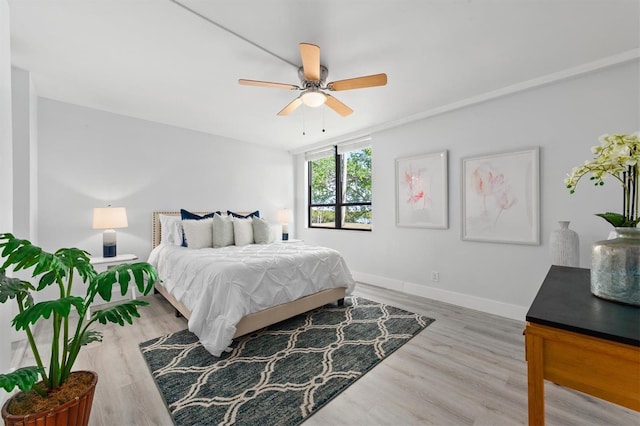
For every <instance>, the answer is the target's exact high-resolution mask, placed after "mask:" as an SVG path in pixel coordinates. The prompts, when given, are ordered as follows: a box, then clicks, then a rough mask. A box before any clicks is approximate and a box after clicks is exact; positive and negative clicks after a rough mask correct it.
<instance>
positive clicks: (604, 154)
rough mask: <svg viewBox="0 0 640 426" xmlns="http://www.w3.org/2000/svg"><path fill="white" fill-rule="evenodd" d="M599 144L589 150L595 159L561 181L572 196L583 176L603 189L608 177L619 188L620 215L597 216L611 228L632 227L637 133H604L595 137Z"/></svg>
mask: <svg viewBox="0 0 640 426" xmlns="http://www.w3.org/2000/svg"><path fill="white" fill-rule="evenodd" d="M599 141H600V145H596V146H594V147H592V148H591V152H592V153H593V154H594V155H595V157H594V158H593V159H591V160H587V161H585V162H584V164H582V165H581V166H578V167H574V168H573V170H572V171H571V174H569V175H568V176H567V178H566V179H565V184H566V186H567V189H569V192H570V193H571V194H573V193H574V192H575V190H576V187H577V186H578V182H580V180H581V179H582V178H583V177H584V176H585V175H587V174H590V177H589V180H591V181H592V182H593V183H594V185H595V186H603V185H604V179H605V178H606V177H607V176H611V177H613V178H614V179H616V180H617V181H619V182H620V184H621V185H622V213H612V212H607V213H598V214H597V215H596V216H600V217H602V218H603V219H605V220H606V221H607V222H609V223H610V224H611V225H613V226H615V227H636V225H637V224H638V222H640V217H638V177H639V176H638V172H639V170H638V167H639V166H640V132H635V133H631V134H628V135H622V134H613V133H612V134H606V135H602V136H600V138H599Z"/></svg>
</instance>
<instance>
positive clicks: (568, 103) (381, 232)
mask: <svg viewBox="0 0 640 426" xmlns="http://www.w3.org/2000/svg"><path fill="white" fill-rule="evenodd" d="M639 69H640V67H639V65H638V61H634V62H632V63H627V64H624V65H618V66H616V67H611V68H608V69H605V70H601V71H598V72H594V73H591V74H587V75H583V76H581V77H574V78H572V79H568V80H564V81H561V82H557V83H554V84H551V85H548V86H543V87H538V88H535V89H530V90H527V91H523V92H520V93H516V94H512V95H509V96H505V97H502V98H498V99H495V100H492V101H488V102H484V103H479V104H476V105H472V106H469V107H466V108H463V109H459V110H456V111H452V112H449V113H445V114H442V115H438V116H434V117H431V118H428V119H423V120H421V121H417V122H413V123H410V124H406V125H403V126H400V127H396V128H392V129H388V130H385V131H381V132H379V133H376V134H373V135H372V136H373V142H372V146H373V160H372V161H373V166H372V167H373V172H372V173H373V176H372V179H373V194H372V197H373V203H374V206H373V215H374V216H373V231H372V232H358V231H336V230H325V229H306V228H305V226H304V225H305V224H306V200H307V198H306V189H305V187H304V184H302V183H303V182H304V181H305V173H306V167H305V165H304V158H303V155H298V156H297V157H296V182H297V183H299V184H300V185H298V186H297V187H296V215H297V223H298V227H297V233H298V237H299V238H303V239H305V240H306V241H307V242H310V243H317V244H322V245H327V246H330V247H334V248H336V249H338V250H340V251H341V252H342V253H343V255H344V256H345V258H346V260H347V263H348V264H349V265H350V267H351V269H352V270H353V271H354V276H355V277H356V279H358V280H361V281H364V282H368V283H371V284H376V285H380V286H384V287H389V288H396V289H399V290H403V291H406V292H409V293H413V294H418V295H423V296H426V297H431V298H434V299H440V300H443V301H447V302H450V303H456V304H459V305H462V306H467V307H471V308H475V309H479V310H485V311H489V312H494V313H496V314H499V315H502V316H507V317H512V318H518V319H520V320H523V319H524V315H525V313H526V311H527V309H528V306H529V305H530V303H531V301H532V300H533V298H534V297H535V294H536V292H537V290H538V288H539V287H540V284H541V283H542V281H543V279H544V277H545V275H546V273H547V271H548V268H549V265H550V256H549V246H548V238H547V237H548V235H549V234H550V232H551V231H552V230H554V229H556V228H557V227H558V225H557V221H559V220H570V221H571V226H570V227H571V228H572V229H574V230H575V231H577V232H578V234H579V235H580V239H581V245H580V250H581V266H582V267H586V268H588V267H590V247H591V244H592V243H593V242H594V241H597V240H599V239H604V238H606V236H607V235H608V233H609V225H608V224H606V222H605V221H604V220H602V219H600V218H598V217H595V216H593V213H599V212H604V211H609V210H614V211H616V210H620V209H621V207H622V206H621V204H620V203H621V199H620V196H621V194H620V191H619V189H618V188H617V187H615V186H614V184H613V183H611V184H607V186H606V187H605V188H593V187H592V186H591V185H589V184H588V183H586V184H584V185H583V186H581V187H579V188H578V190H577V191H576V193H575V194H574V195H569V193H568V191H567V190H566V188H565V187H564V183H563V180H564V178H565V176H566V174H567V173H568V172H570V171H571V169H572V167H574V166H577V165H579V164H580V163H582V162H583V161H584V160H586V159H588V158H590V157H591V153H590V147H591V146H593V145H596V144H597V143H598V141H597V138H598V136H600V135H601V134H603V133H611V132H616V133H628V132H633V131H635V130H638V129H640V122H639V121H640V110H639V99H640V97H639V90H640V88H639V78H638V77H639ZM531 146H539V147H540V172H541V179H540V193H541V199H540V212H541V244H540V245H538V246H527V245H513V244H496V243H483V242H470V241H461V239H460V233H461V232H460V229H461V226H460V221H461V218H460V209H461V202H460V193H461V190H460V189H461V182H460V174H461V167H460V164H461V158H463V157H467V156H474V155H482V154H486V153H493V152H499V151H504V150H511V149H517V148H521V147H531ZM444 149H447V150H449V229H446V230H437V229H421V228H401V227H397V226H396V225H395V189H394V187H395V176H394V174H395V172H394V167H395V159H396V158H402V157H408V156H414V155H419V154H424V153H431V152H437V151H441V150H444ZM431 271H438V272H439V273H440V281H439V282H437V283H435V282H432V281H431Z"/></svg>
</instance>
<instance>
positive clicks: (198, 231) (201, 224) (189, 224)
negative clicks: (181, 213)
mask: <svg viewBox="0 0 640 426" xmlns="http://www.w3.org/2000/svg"><path fill="white" fill-rule="evenodd" d="M182 228H183V229H184V239H185V241H186V242H187V247H189V248H193V249H200V248H205V247H213V219H200V220H183V221H182Z"/></svg>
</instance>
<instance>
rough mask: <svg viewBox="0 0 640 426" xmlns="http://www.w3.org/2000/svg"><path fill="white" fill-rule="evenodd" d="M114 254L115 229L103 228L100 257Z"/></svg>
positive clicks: (113, 255)
mask: <svg viewBox="0 0 640 426" xmlns="http://www.w3.org/2000/svg"><path fill="white" fill-rule="evenodd" d="M115 256H116V231H114V230H113V229H105V230H104V232H103V233H102V257H115Z"/></svg>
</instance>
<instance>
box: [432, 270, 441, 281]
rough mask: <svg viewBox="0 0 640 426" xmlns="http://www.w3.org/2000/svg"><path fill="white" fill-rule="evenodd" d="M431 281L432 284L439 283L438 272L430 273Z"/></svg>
mask: <svg viewBox="0 0 640 426" xmlns="http://www.w3.org/2000/svg"><path fill="white" fill-rule="evenodd" d="M431 281H433V282H434V283H437V282H438V281H440V272H438V271H431Z"/></svg>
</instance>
